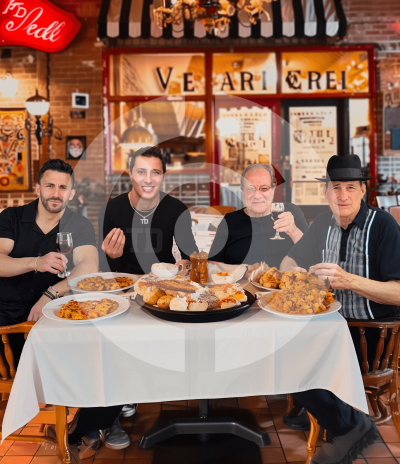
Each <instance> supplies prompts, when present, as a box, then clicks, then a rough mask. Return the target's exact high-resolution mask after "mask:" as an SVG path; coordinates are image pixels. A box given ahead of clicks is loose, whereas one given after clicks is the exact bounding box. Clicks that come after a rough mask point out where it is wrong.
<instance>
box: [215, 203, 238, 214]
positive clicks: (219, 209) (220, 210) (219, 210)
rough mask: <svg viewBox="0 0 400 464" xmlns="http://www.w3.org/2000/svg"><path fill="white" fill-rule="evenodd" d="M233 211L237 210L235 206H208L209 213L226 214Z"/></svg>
mask: <svg viewBox="0 0 400 464" xmlns="http://www.w3.org/2000/svg"><path fill="white" fill-rule="evenodd" d="M233 211H236V208H235V207H234V206H223V205H214V206H209V207H208V214H218V213H220V214H222V215H224V216H225V214H228V213H232V212H233Z"/></svg>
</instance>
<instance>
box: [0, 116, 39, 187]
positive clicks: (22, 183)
mask: <svg viewBox="0 0 400 464" xmlns="http://www.w3.org/2000/svg"><path fill="white" fill-rule="evenodd" d="M26 117H27V115H26V110H25V109H24V108H12V109H0V191H2V192H12V191H18V192H23V191H27V190H30V180H31V179H30V172H31V164H30V146H29V133H28V132H27V130H26V128H25V123H26Z"/></svg>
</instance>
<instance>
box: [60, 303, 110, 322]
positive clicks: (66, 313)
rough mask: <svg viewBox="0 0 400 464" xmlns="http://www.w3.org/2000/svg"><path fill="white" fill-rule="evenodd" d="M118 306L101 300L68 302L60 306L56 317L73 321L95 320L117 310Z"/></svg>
mask: <svg viewBox="0 0 400 464" xmlns="http://www.w3.org/2000/svg"><path fill="white" fill-rule="evenodd" d="M118 307H119V304H118V303H117V302H116V301H114V300H109V299H108V298H103V299H102V300H100V301H99V300H95V301H92V300H89V301H75V300H70V301H69V302H68V303H65V304H63V305H62V306H61V309H60V311H59V313H58V317H60V318H62V319H69V320H74V321H79V320H85V319H96V318H98V317H103V316H105V315H107V314H110V313H113V312H114V311H115V310H117V309H118Z"/></svg>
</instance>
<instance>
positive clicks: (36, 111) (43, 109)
mask: <svg viewBox="0 0 400 464" xmlns="http://www.w3.org/2000/svg"><path fill="white" fill-rule="evenodd" d="M25 107H26V109H27V110H28V113H29V114H31V115H32V116H34V117H35V118H36V129H35V135H36V139H37V142H38V145H39V151H41V145H42V139H43V137H48V139H49V159H50V158H51V137H52V136H53V135H54V137H55V138H56V140H62V131H61V129H60V128H58V127H55V126H54V125H53V118H52V117H51V116H50V114H49V117H48V122H47V127H45V126H44V125H43V122H42V119H41V118H42V116H44V115H45V114H47V113H48V112H49V109H50V102H49V100H48V99H47V98H45V97H42V96H41V95H39V93H38V90H37V89H36V94H35V95H33V97H30V98H28V99H27V100H26V102H25ZM26 128H27V129H28V130H30V129H31V125H30V122H29V120H27V125H26Z"/></svg>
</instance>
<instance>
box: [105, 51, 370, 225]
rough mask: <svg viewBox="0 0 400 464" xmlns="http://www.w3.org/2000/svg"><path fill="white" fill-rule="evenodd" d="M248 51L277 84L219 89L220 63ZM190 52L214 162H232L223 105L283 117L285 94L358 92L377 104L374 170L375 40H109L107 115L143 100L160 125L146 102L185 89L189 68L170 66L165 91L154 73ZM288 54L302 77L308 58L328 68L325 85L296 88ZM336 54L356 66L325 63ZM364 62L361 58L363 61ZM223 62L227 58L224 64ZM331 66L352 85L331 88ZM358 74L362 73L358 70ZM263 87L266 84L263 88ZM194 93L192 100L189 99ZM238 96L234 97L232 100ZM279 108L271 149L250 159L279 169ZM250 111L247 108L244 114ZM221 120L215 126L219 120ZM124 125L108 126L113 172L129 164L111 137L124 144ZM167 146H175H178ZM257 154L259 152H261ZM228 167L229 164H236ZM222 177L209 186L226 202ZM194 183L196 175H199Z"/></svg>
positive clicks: (342, 96)
mask: <svg viewBox="0 0 400 464" xmlns="http://www.w3.org/2000/svg"><path fill="white" fill-rule="evenodd" d="M199 54H200V55H201V59H200V56H199V60H200V61H201V60H203V62H204V64H203V65H200V64H199V63H200V61H199V63H198V64H197V65H196V66H194V65H193V63H192V64H190V63H191V60H190V57H192V60H193V59H194V57H197V56H198V55H199ZM250 55H251V57H253V61H252V60H250ZM244 56H246V62H247V63H249V62H252V64H251V65H250V66H252V69H253V70H256V71H257V73H258V74H260V72H261V74H260V76H261V75H264V73H265V76H267V75H269V76H270V75H272V76H275V77H272V79H271V82H272V84H271V83H270V80H268V81H267V80H266V82H265V88H264V83H263V84H262V85H261V83H260V81H257V79H255V81H256V83H255V84H254V89H253V90H254V91H251V92H250V91H241V90H240V85H239V84H240V83H239V84H237V83H236V84H237V85H236V84H235V85H236V87H235V89H233V88H232V89H231V90H228V92H226V91H225V88H224V91H222V92H220V91H219V90H218V89H217V86H218V84H216V80H218V76H219V74H218V73H220V74H221V73H222V74H224V71H223V70H222V71H221V72H220V71H218V70H216V69H217V68H218V67H219V68H221V69H222V68H224V66H225V65H226V66H225V67H227V69H231V67H232V66H233V70H234V69H235V63H236V64H237V63H242V65H243V63H244ZM184 57H188V61H187V62H188V63H189V64H188V65H187V66H189V67H190V66H192V68H193V69H192V71H193V70H194V69H195V71H194V75H196V73H197V74H198V75H199V76H202V78H200V77H197V78H196V77H195V78H194V79H195V81H196V82H195V83H194V84H196V85H195V87H196V91H195V92H194V93H192V94H188V93H185V98H184V99H185V103H184V104H185V105H193V104H197V105H205V124H204V138H205V161H206V162H207V163H212V165H220V164H223V165H224V166H227V165H226V164H225V163H224V162H223V157H222V154H221V150H222V148H221V147H222V145H219V140H220V136H221V132H220V131H219V129H218V122H217V121H218V119H219V118H220V117H221V114H222V113H221V111H222V112H223V111H227V110H228V109H230V110H233V111H236V110H238V111H239V112H240V111H241V110H240V108H234V107H237V106H242V107H245V106H247V107H248V108H251V109H252V110H253V111H254V108H263V107H264V108H269V109H270V110H271V111H272V113H274V114H276V115H279V116H282V117H285V109H284V107H285V104H286V103H285V102H289V101H300V102H308V103H310V102H316V105H317V106H318V101H320V100H321V99H323V98H334V99H335V101H336V102H340V101H345V100H346V101H347V100H348V99H349V98H352V99H354V100H355V99H361V98H362V99H363V100H365V99H367V101H368V99H370V100H371V104H370V105H367V107H366V108H368V111H369V113H370V114H368V119H369V120H370V121H371V126H372V130H371V133H372V139H371V141H370V143H369V148H370V151H371V166H370V169H371V172H372V173H373V174H374V173H375V171H376V163H375V160H376V149H375V142H374V141H375V137H374V136H373V134H374V133H375V125H374V113H373V111H374V106H375V68H374V47H373V46H371V45H369V46H367V45H366V46H353V47H343V48H342V47H332V46H327V47H324V46H314V47H304V46H302V47H293V46H292V47H269V48H268V49H267V51H263V50H262V49H260V48H242V47H240V48H239V47H236V48H235V50H234V53H232V50H230V49H227V48H223V47H219V48H213V49H199V48H180V49H178V48H160V49H151V48H145V49H140V48H138V49H132V48H110V49H108V50H106V51H105V61H104V62H105V65H106V68H105V71H104V72H105V84H106V85H105V87H104V89H105V91H106V95H105V99H106V101H107V102H108V107H107V108H108V111H109V115H110V116H109V117H110V121H114V120H118V119H122V118H125V117H126V114H128V113H126V112H127V111H130V110H132V109H133V108H135V107H137V106H138V105H139V108H140V107H141V106H142V107H143V108H144V109H143V110H141V111H142V113H141V115H142V116H143V115H144V116H145V117H144V119H146V121H147V122H146V124H147V123H149V122H150V123H151V124H152V126H154V124H157V122H156V120H155V119H151V114H152V113H154V111H150V112H146V107H147V108H148V107H150V106H152V105H153V104H154V105H157V104H158V105H159V106H160V105H166V104H167V103H166V102H164V103H161V102H159V98H160V97H159V95H163V94H164V95H165V97H166V98H167V99H168V98H169V99H173V98H174V97H173V96H172V95H173V94H174V93H176V92H177V90H178V93H179V88H181V89H184V88H185V86H184V83H182V84H181V83H180V80H179V79H180V78H182V75H183V76H184V75H185V73H184V71H182V70H181V69H180V68H178V69H179V73H178V74H176V73H175V74H176V75H175V74H171V73H172V72H175V70H173V71H171V72H170V76H173V77H171V81H170V82H171V85H170V86H169V87H168V88H166V86H162V87H163V88H164V89H165V91H164V93H163V91H162V89H161V93H159V92H160V88H158V87H157V82H158V81H157V77H156V76H157V73H156V71H155V70H156V69H157V70H159V72H160V73H161V70H163V71H162V72H167V73H168V71H165V70H168V69H170V70H171V69H172V67H173V64H172V63H174V65H176V66H178V65H177V64H176V62H177V61H178V59H180V58H184ZM233 57H235V58H233ZM271 58H272V61H271ZM168 59H169V60H172V61H171V63H170V64H168V63H169V62H168ZM236 59H237V62H236V61H235V60H236ZM321 59H322V61H323V62H322V63H320V61H321ZM135 60H136V61H137V63H136V64H135V63H134V62H135ZM174 60H175V61H174ZM352 60H356V62H357V64H355V65H353V64H351V65H350V62H351V63H353V61H352ZM144 62H145V63H147V64H146V70H145V71H146V73H147V74H148V77H147V78H146V79H145V81H143V83H140V78H139V77H138V75H137V72H138V69H139V68H137V69H136V66H138V65H139V63H144ZM225 62H226V63H225ZM289 62H290V63H291V65H292V66H295V64H294V63H296V66H299V67H301V68H302V74H301V76H302V78H303V69H304V70H305V69H306V68H307V69H308V67H310V66H311V67H310V69H314V68H316V69H317V68H318V70H319V71H321V73H324V74H323V78H321V82H322V81H323V83H322V86H321V90H316V89H317V88H319V84H318V86H317V85H314V84H313V85H312V90H309V89H308V88H307V82H306V81H307V77H305V78H304V79H305V82H303V87H302V89H301V90H294V89H295V88H296V87H292V88H291V87H290V86H289V84H288V83H287V79H285V77H286V75H289V73H290V71H288V70H289V68H290V66H289ZM303 62H304V63H305V64H304V66H303ZM336 62H337V63H340V65H338V66H341V67H344V68H343V69H344V70H346V65H347V67H348V68H349V67H350V68H351V69H350V70H348V71H338V70H336V71H326V70H327V69H331V67H332V69H336V67H335V66H336ZM359 62H360V64H359V65H358V63H359ZM221 63H222V64H221ZM223 63H225V65H224V64H223ZM256 63H261V64H262V66H263V68H262V69H264V68H265V69H267V68H268V71H265V72H264V71H259V70H258V69H257V64H256ZM285 63H286V64H285ZM361 63H363V64H361ZM242 65H241V66H242ZM140 66H141V65H140ZM157 66H160V67H157ZM202 66H204V67H202ZM296 66H295V67H296ZM307 66H308V67H307ZM313 66H314V68H313ZM329 66H331V67H329ZM341 67H340V69H341ZM153 68H154V69H153ZM219 68H218V69H219ZM320 68H321V69H320ZM348 68H347V69H348ZM353 68H354V69H353ZM358 68H360V69H358ZM188 69H189V68H188ZM224 69H225V68H224ZM240 69H242V68H240ZM243 69H244V68H243ZM246 69H247V68H246ZM260 69H261V68H260ZM296 69H297V68H296ZM338 69H339V68H338ZM304 72H305V71H304ZM329 72H330V73H331V77H332V79H333V80H335V79H341V76H342V75H343V72H346V73H347V74H348V78H347V79H348V82H347V81H346V79H345V81H346V82H347V83H348V86H347V87H346V89H345V90H343V91H341V90H340V89H341V84H339V83H338V84H337V85H338V87H337V89H336V90H335V89H333V87H336V85H333V84H332V85H333V87H331V89H333V90H329V89H327V90H324V88H325V87H324V86H325V81H326V80H327V77H326V76H325V73H329ZM135 73H136V74H135ZM270 73H271V74H270ZM312 73H314V74H313V77H314V78H315V77H316V76H317V75H318V73H317V72H316V71H312ZM128 74H130V76H128V77H126V76H127V75H128ZM147 74H146V76H147ZM242 74H243V73H242ZM244 74H246V75H247V74H249V73H248V72H246V73H244ZM347 74H346V75H347ZM362 74H365V76H366V77H365V76H364V77H363V76H362ZM321 75H322V74H321ZM333 75H335V76H336V77H333ZM116 76H118V77H116ZM121 76H124V77H123V78H122V77H121ZM135 76H136V78H135ZM356 76H358V78H357V77H356ZM247 77H248V76H247ZM320 77H321V76H320ZM152 79H154V84H153V83H152V82H151V81H152ZM159 79H162V78H161V77H160V75H159ZM164 79H165V76H164ZM261 79H263V78H261ZM220 80H221V79H220ZM130 81H132V82H133V83H134V84H130V83H129V82H130ZM239 81H240V78H239ZM224 82H225V81H224ZM263 82H264V81H263ZM274 82H275V83H274ZM337 82H341V81H339V80H338V81H337ZM357 82H358V83H357ZM172 84H173V85H172ZM220 84H221V83H220ZM222 85H223V86H224V85H225V84H224V83H222ZM270 85H272V87H271V88H270ZM309 85H310V84H309ZM171 86H172V87H171ZM182 86H183V87H182ZM213 86H214V87H213ZM238 86H239V87H238ZM226 87H227V88H228V89H229V88H230V85H226ZM245 87H246V86H245ZM258 87H260V88H259V89H258ZM125 89H126V90H125ZM145 89H146V90H145ZM238 90H239V91H238ZM242 90H243V89H242ZM217 94H218V95H217ZM219 94H220V95H219ZM230 97H232V98H233V100H229V98H230ZM235 97H241V98H240V99H239V98H236V101H235ZM224 100H226V102H225V103H223V102H224ZM171 101H172V100H171ZM191 101H192V102H193V103H190V102H191ZM232 101H233V102H234V103H232ZM201 102H203V103H201ZM246 102H247V103H246ZM143 103H145V105H142V104H143ZM175 104H177V103H175ZM121 105H122V107H121ZM140 105H141V106H140ZM170 105H172V103H170ZM226 105H228V106H226ZM232 105H233V107H232ZM352 106H354V105H352ZM225 107H226V108H225ZM253 107H254V108H253ZM339 109H340V111H339ZM347 109H348V104H347V106H346V105H345V106H343V105H339V106H338V113H337V115H338V119H337V120H338V123H339V122H340V121H341V120H345V121H346V124H347V125H350V124H349V120H348V119H349V118H347V116H346V114H347ZM134 111H135V112H136V111H137V110H136V109H135V110H134ZM147 113H148V114H147ZM171 114H172V113H171ZM146 116H147V117H146ZM253 116H254V115H253ZM279 116H278V118H276V117H272V124H271V133H270V137H269V138H270V139H271V140H270V143H271V146H270V150H269V151H268V154H267V155H261V154H259V156H258V157H257V160H256V161H255V160H251V161H250V162H251V163H253V162H267V163H269V162H272V163H273V165H274V166H275V168H276V169H277V171H278V172H280V173H282V172H283V169H284V167H283V161H284V154H285V153H286V152H285V153H284V149H283V148H282V147H281V146H280V135H279V132H280V129H279V128H278V127H276V126H279V125H280V124H277V123H276V120H279ZM138 117H139V116H135V118H134V119H136V118H138ZM235 117H237V118H239V119H240V118H241V117H242V116H241V115H237V116H235ZM244 117H246V116H245V115H244ZM215 123H216V124H215ZM335 124H336V123H335ZM215 125H216V127H214V126H215ZM124 129H125V127H124V128H122V129H120V130H117V131H115V130H114V129H113V130H112V131H110V132H111V133H112V134H110V139H109V140H108V142H109V144H108V146H107V151H108V155H107V160H108V161H107V163H108V167H107V170H108V173H109V174H111V175H112V174H118V175H120V174H121V173H122V170H123V169H122V170H121V168H120V167H119V165H118V166H116V164H115V157H114V151H115V148H114V145H112V144H111V138H113V140H114V139H115V138H117V139H118V140H120V141H121V142H122V143H121V146H123V145H125V143H124V142H126V141H125V140H124V137H125V132H124ZM153 129H156V130H155V132H156V134H157V127H153ZM348 132H349V131H348V128H346V131H345V133H346V134H348ZM283 135H284V134H283ZM214 142H215V143H214ZM113 143H114V142H113ZM165 143H166V142H165ZM165 143H164V145H165ZM348 145H349V143H347V145H346V144H344V147H347V148H342V147H341V146H339V143H338V148H339V149H338V153H339V152H340V153H341V152H343V150H348ZM169 148H172V146H171V147H169ZM260 153H261V152H260ZM335 153H336V150H335ZM237 156H238V157H239V156H240V154H239V153H237ZM258 158H260V160H259V159H258ZM261 158H262V159H261ZM246 161H248V160H247V156H246ZM234 164H235V163H234ZM236 165H237V163H236ZM182 167H183V168H184V172H183V173H184V174H187V173H186V172H185V171H186V170H187V169H190V166H189V165H183V166H182ZM227 167H230V165H229V166H227ZM236 167H237V166H236ZM240 169H241V171H242V170H243V168H240ZM241 171H240V172H241ZM199 173H200V171H199ZM193 175H194V174H193ZM211 175H213V173H211ZM222 177H223V176H221V179H220V182H219V183H218V182H216V183H211V186H210V202H211V205H215V204H220V201H221V199H222V198H223V196H222V198H221V196H220V188H219V187H220V186H222V182H226V180H224V179H223V178H222ZM289 177H290V176H289ZM314 177H315V176H314ZM228 182H229V180H228ZM192 183H194V181H193V182H192ZM229 183H230V182H229ZM237 183H238V181H237V179H236V184H237ZM233 184H235V182H234V181H233ZM290 184H291V183H290V182H287V183H286V185H290ZM222 188H224V187H222ZM174 193H175V192H174ZM282 193H283V199H284V200H286V201H290V197H291V192H290V189H289V191H288V190H287V189H286V188H284V189H283V190H281V191H279V192H278V194H277V195H276V197H277V199H280V198H282V196H281V194H282ZM285 193H287V195H286V196H285ZM319 194H320V192H318V193H317V195H319ZM181 199H183V200H184V201H185V200H186V201H185V202H186V203H187V204H188V205H189V206H190V205H193V203H192V202H193V201H194V198H187V197H186V198H181ZM319 201H320V200H318V203H317V204H319ZM314 209H315V208H314ZM318 211H319V210H318ZM309 214H311V216H310V218H312V217H314V216H315V214H317V212H313V213H307V215H309Z"/></svg>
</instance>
